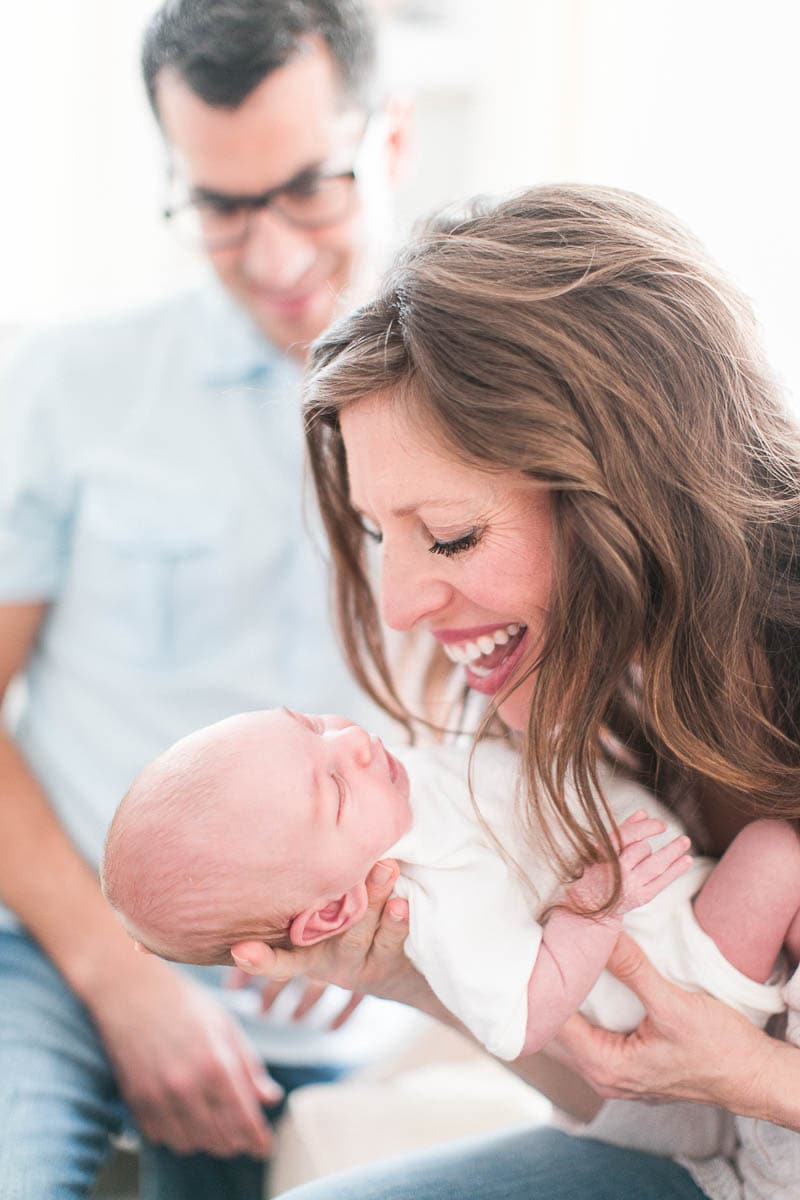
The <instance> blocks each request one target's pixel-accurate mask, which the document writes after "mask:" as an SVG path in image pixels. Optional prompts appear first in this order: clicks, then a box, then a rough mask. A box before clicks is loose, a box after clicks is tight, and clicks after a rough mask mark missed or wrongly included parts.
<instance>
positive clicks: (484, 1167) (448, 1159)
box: [280, 1128, 704, 1200]
mask: <svg viewBox="0 0 800 1200" xmlns="http://www.w3.org/2000/svg"><path fill="white" fill-rule="evenodd" d="M703 1197H704V1193H703V1192H701V1191H700V1189H699V1188H698V1187H697V1185H696V1184H695V1183H694V1182H693V1180H692V1178H691V1176H690V1175H689V1174H688V1172H687V1171H685V1170H684V1169H683V1168H682V1167H679V1166H678V1165H677V1163H674V1162H672V1161H671V1160H670V1159H667V1158H657V1157H656V1156H655V1155H652V1154H641V1153H640V1152H639V1151H637V1150H621V1149H619V1148H618V1147H616V1146H609V1145H606V1144H605V1143H603V1142H595V1141H592V1140H590V1139H589V1138H573V1137H570V1136H569V1135H568V1134H565V1133H562V1132H560V1131H559V1130H556V1129H542V1128H536V1129H517V1130H511V1131H510V1132H508V1133H506V1134H502V1135H499V1136H497V1135H493V1136H491V1137H487V1138H475V1139H470V1140H468V1141H459V1142H450V1143H448V1144H447V1145H446V1146H442V1147H437V1148H434V1149H433V1150H429V1151H427V1152H426V1153H424V1154H418V1155H413V1156H404V1157H399V1158H393V1159H390V1160H388V1161H387V1162H385V1163H380V1164H372V1165H370V1166H366V1167H361V1168H359V1169H358V1170H355V1171H348V1172H345V1173H343V1174H340V1175H332V1176H329V1177H328V1178H327V1179H320V1180H318V1181H316V1182H314V1183H310V1184H306V1185H305V1186H303V1187H299V1188H293V1189H292V1191H290V1192H286V1193H285V1194H284V1195H283V1196H282V1197H281V1198H280V1200H703Z"/></svg>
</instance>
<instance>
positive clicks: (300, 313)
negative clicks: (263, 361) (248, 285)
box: [240, 288, 336, 353]
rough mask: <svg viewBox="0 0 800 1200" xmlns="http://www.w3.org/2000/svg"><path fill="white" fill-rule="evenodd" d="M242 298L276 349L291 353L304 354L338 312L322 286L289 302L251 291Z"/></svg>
mask: <svg viewBox="0 0 800 1200" xmlns="http://www.w3.org/2000/svg"><path fill="white" fill-rule="evenodd" d="M240 299H241V301H242V303H243V304H244V306H245V308H246V309H247V311H248V312H249V313H250V316H251V317H252V318H253V320H254V321H255V323H256V325H257V326H258V328H259V329H260V330H261V332H262V333H263V334H264V336H265V337H266V339H267V340H268V341H269V342H270V343H271V344H272V345H273V346H274V347H275V348H276V349H277V350H283V351H285V352H288V353H296V352H298V351H299V352H301V353H302V352H303V350H304V348H305V347H307V346H309V345H310V344H311V342H313V341H314V339H315V338H317V337H319V335H320V334H321V333H322V332H323V331H324V330H325V329H327V327H328V325H330V323H331V322H332V320H333V318H334V316H335V314H336V303H335V301H334V300H333V298H332V296H331V293H330V291H328V290H327V289H322V288H320V289H317V291H316V292H314V293H312V294H310V295H308V296H304V297H298V298H297V299H292V300H288V301H278V302H276V301H274V300H272V299H265V298H263V297H261V296H257V295H252V294H249V295H248V296H246V297H240Z"/></svg>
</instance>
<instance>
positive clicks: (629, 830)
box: [520, 809, 692, 1055]
mask: <svg viewBox="0 0 800 1200" xmlns="http://www.w3.org/2000/svg"><path fill="white" fill-rule="evenodd" d="M664 829H665V825H664V823H663V821H659V820H655V819H653V818H651V817H648V816H647V813H646V812H645V811H644V809H640V810H639V811H638V812H635V813H634V814H633V815H632V816H630V817H627V818H626V819H625V820H624V821H623V822H622V824H621V825H620V827H619V844H620V854H619V865H620V870H621V872H622V890H621V893H620V898H619V901H618V903H617V905H616V907H615V908H614V909H613V911H612V912H610V913H608V914H606V915H604V916H585V915H581V913H579V912H575V911H573V910H571V909H570V908H568V907H563V908H557V909H555V911H554V912H553V913H552V914H551V915H550V917H549V918H548V920H547V923H546V924H545V926H544V930H543V934H542V942H541V945H540V947H539V953H538V954H537V956H536V962H535V964H534V968H533V971H532V972H531V977H530V981H529V983H528V1021H527V1026H526V1030H525V1044H524V1046H523V1048H522V1050H521V1051H520V1054H521V1055H525V1054H533V1053H535V1051H537V1050H541V1048H542V1047H543V1046H545V1045H546V1044H547V1043H548V1042H549V1041H550V1040H551V1038H553V1037H554V1036H555V1034H556V1033H557V1032H558V1030H559V1029H560V1028H561V1026H562V1025H563V1024H564V1022H565V1021H566V1020H567V1018H568V1017H570V1016H571V1015H572V1014H573V1013H574V1012H576V1011H577V1009H578V1008H579V1006H580V1005H581V1004H582V1003H583V1001H584V1000H585V999H586V996H587V995H588V994H589V992H590V991H591V989H592V987H593V986H594V984H595V983H596V981H597V978H598V976H599V975H600V972H601V971H602V970H603V968H604V967H605V965H606V963H607V961H608V957H609V955H610V954H611V951H612V949H613V948H614V943H615V942H616V940H617V937H618V935H619V932H620V930H621V929H622V917H623V915H624V914H625V913H626V912H630V910H631V909H633V908H638V907H639V906H640V905H641V904H646V903H647V901H648V900H652V898H653V896H656V895H657V894H658V893H659V892H660V891H661V890H662V888H665V887H666V886H667V884H668V883H671V882H672V880H673V879H677V877H678V876H679V875H682V874H683V872H684V871H685V870H686V869H687V868H688V867H689V865H690V864H691V861H692V860H691V859H690V858H688V857H687V855H686V851H687V849H688V847H689V839H688V838H687V837H685V836H680V837H676V838H673V840H672V841H671V842H668V843H667V845H666V846H664V847H662V849H660V850H657V851H655V852H653V851H652V850H651V848H650V846H649V844H648V841H647V839H648V838H651V837H655V836H657V835H658V834H660V833H663V832H664ZM612 878H613V873H612V868H611V866H610V865H609V864H608V863H596V864H595V865H594V866H591V867H588V868H587V869H586V870H585V871H584V873H583V875H582V876H581V878H580V879H579V880H577V882H576V883H573V884H571V885H570V887H569V888H567V891H566V902H567V904H569V903H570V902H571V903H572V904H574V905H575V906H576V907H578V908H584V909H585V908H594V907H596V906H598V905H600V904H602V903H603V901H604V899H605V898H606V897H607V896H608V894H609V892H610V890H611V882H612Z"/></svg>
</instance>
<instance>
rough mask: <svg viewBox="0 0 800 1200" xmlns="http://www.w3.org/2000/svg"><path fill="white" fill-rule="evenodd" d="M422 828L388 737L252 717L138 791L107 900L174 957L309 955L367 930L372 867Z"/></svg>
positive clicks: (188, 748)
mask: <svg viewBox="0 0 800 1200" xmlns="http://www.w3.org/2000/svg"><path fill="white" fill-rule="evenodd" d="M410 823H411V812H410V809H409V805H408V778H407V776H406V773H405V770H404V769H403V767H402V765H401V764H400V763H398V762H397V760H396V759H394V758H393V757H392V756H391V755H390V754H389V753H388V752H387V751H386V750H385V748H384V746H383V744H382V742H381V741H380V739H379V738H377V737H375V736H374V735H372V734H370V733H367V731H366V730H364V729H362V728H361V727H360V726H358V725H354V724H353V722H352V721H348V720H347V719H346V718H344V717H329V716H325V717H315V716H306V715H304V714H300V713H294V712H292V711H290V710H289V709H271V710H269V711H266V712H251V713H242V714H240V715H239V716H235V717H230V718H228V719H227V720H225V721H220V722H219V723H218V724H216V725H210V726H208V728H206V729H200V730H198V731H197V732H196V733H192V734H190V735H189V736H188V737H185V738H183V739H182V740H181V741H179V742H176V743H175V745H174V746H172V747H171V748H170V749H169V750H167V751H166V752H165V753H164V754H162V755H161V756H160V757H159V758H157V759H156V760H155V761H154V762H152V763H151V764H150V765H149V766H148V767H146V768H145V770H144V771H143V772H142V773H141V775H140V776H139V777H138V778H137V779H136V780H135V782H134V783H133V785H132V787H131V788H130V790H129V792H128V793H127V795H126V796H125V798H124V799H123V801H122V803H121V804H120V806H119V808H118V809H117V812H116V814H115V816H114V819H113V821H112V823H111V828H110V830H109V833H108V838H107V841H106V849H105V855H104V859H103V866H102V872H101V874H102V880H103V891H104V893H105V896H106V899H107V900H108V901H109V903H110V904H111V905H112V907H113V908H114V909H116V911H117V913H118V914H119V916H120V917H121V919H122V922H123V924H124V925H125V927H126V928H127V930H128V932H129V933H130V934H131V935H132V936H133V937H134V938H135V939H136V941H137V942H139V943H140V944H141V945H142V946H143V947H144V948H146V949H148V950H151V951H153V952H154V953H156V954H159V955H161V957H163V958H169V959H174V960H176V961H179V962H194V963H201V964H210V963H230V962H231V961H232V960H231V957H230V947H231V946H232V945H233V944H234V943H235V942H239V941H250V940H258V941H267V942H270V943H271V944H273V945H281V944H282V945H296V946H309V945H312V944H313V943H314V942H318V941H321V940H322V939H323V938H326V937H331V936H333V935H334V934H336V933H340V932H342V930H344V929H346V928H348V926H349V925H352V924H353V923H354V922H355V921H357V920H359V919H360V917H361V916H362V915H363V913H364V910H365V908H366V904H367V897H366V886H365V879H366V876H367V875H368V873H369V870H370V868H371V867H372V865H373V863H374V862H375V861H376V860H377V859H379V858H380V857H381V856H382V855H383V854H384V853H385V852H386V851H387V850H388V849H389V848H390V847H391V846H392V845H393V844H394V843H395V842H396V841H397V840H398V838H400V837H401V835H402V834H403V833H405V831H406V830H407V829H408V827H409V825H410Z"/></svg>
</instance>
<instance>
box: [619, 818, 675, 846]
mask: <svg viewBox="0 0 800 1200" xmlns="http://www.w3.org/2000/svg"><path fill="white" fill-rule="evenodd" d="M665 829H666V825H665V824H664V822H663V821H660V820H659V819H658V818H657V817H644V818H641V819H637V820H636V821H631V820H630V818H628V820H627V821H623V822H622V824H621V825H620V827H619V837H620V842H621V843H622V848H623V849H624V848H625V847H626V846H630V845H632V844H633V843H634V842H642V841H644V839H645V838H651V837H658V835H659V834H660V833H663V832H664V830H665Z"/></svg>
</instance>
